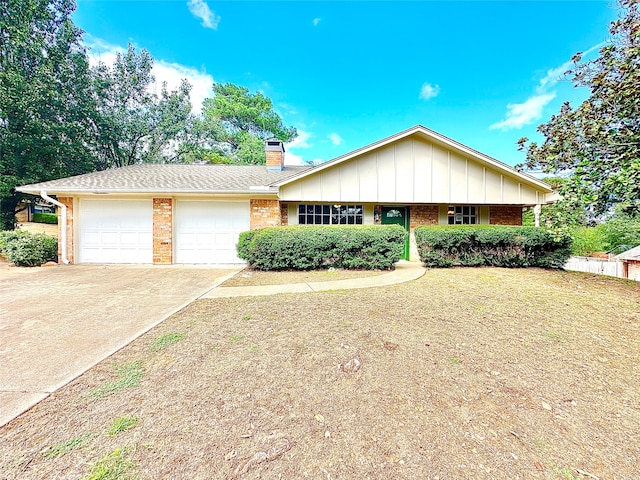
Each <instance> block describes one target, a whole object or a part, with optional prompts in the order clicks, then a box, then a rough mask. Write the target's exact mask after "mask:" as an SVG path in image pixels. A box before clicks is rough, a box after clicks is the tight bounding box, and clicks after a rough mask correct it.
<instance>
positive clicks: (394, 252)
mask: <svg viewBox="0 0 640 480" xmlns="http://www.w3.org/2000/svg"><path fill="white" fill-rule="evenodd" d="M406 235H407V233H406V231H405V230H404V229H403V228H402V227H401V226H399V225H384V226H379V225H378V226H373V225H367V226H317V227H316V226H290V227H271V228H263V229H259V230H252V231H249V232H243V233H242V234H241V235H240V239H239V242H238V256H239V257H240V258H242V259H244V260H246V261H247V262H248V263H249V266H250V267H251V268H255V269H257V270H314V269H322V268H328V267H335V268H347V269H366V270H374V269H384V270H386V269H391V268H393V264H394V263H396V262H397V261H398V260H400V258H401V257H402V254H403V251H404V242H405V239H406Z"/></svg>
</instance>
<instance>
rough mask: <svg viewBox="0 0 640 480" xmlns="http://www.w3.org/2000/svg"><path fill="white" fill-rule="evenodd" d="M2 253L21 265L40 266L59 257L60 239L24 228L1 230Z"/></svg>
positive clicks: (0, 251) (0, 245) (0, 249)
mask: <svg viewBox="0 0 640 480" xmlns="http://www.w3.org/2000/svg"><path fill="white" fill-rule="evenodd" d="M0 255H2V256H3V257H5V258H6V259H7V260H9V261H10V262H12V263H14V264H16V265H18V266H19V267H38V266H40V265H42V264H43V263H47V262H49V261H57V259H58V240H57V239H56V238H54V237H50V236H49V235H45V234H44V233H30V232H27V231H24V230H8V231H4V232H0Z"/></svg>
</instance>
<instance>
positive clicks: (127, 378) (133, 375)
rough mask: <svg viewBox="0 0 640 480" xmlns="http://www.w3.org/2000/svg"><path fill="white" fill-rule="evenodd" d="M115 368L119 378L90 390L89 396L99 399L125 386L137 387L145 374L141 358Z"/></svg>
mask: <svg viewBox="0 0 640 480" xmlns="http://www.w3.org/2000/svg"><path fill="white" fill-rule="evenodd" d="M115 370H116V373H117V375H118V379H117V380H115V381H114V382H109V383H107V384H106V385H103V386H101V387H98V388H94V389H92V390H90V391H89V393H88V397H91V398H95V399H98V398H102V397H104V396H105V395H106V394H107V393H110V392H117V391H118V390H122V389H123V388H132V387H137V386H138V385H139V384H140V379H141V378H142V374H143V369H142V362H141V361H140V360H135V361H133V362H128V363H123V364H121V365H117V366H116V367H115Z"/></svg>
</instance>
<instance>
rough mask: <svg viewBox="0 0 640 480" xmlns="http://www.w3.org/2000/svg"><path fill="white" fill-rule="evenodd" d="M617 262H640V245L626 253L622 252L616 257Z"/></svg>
mask: <svg viewBox="0 0 640 480" xmlns="http://www.w3.org/2000/svg"><path fill="white" fill-rule="evenodd" d="M615 258H616V260H640V245H638V246H637V247H635V248H632V249H631V250H627V251H626V252H622V253H621V254H620V255H616V257H615Z"/></svg>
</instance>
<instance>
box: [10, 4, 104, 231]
mask: <svg viewBox="0 0 640 480" xmlns="http://www.w3.org/2000/svg"><path fill="white" fill-rule="evenodd" d="M74 10H75V3H74V1H73V0H3V1H2V2H0V229H10V228H13V225H14V222H15V210H16V206H17V205H18V203H19V201H20V199H21V198H23V197H24V195H22V194H20V193H17V192H16V191H15V187H16V186H17V185H20V184H25V183H33V182H40V181H45V180H51V179H55V178H60V177H64V176H68V175H75V174H80V173H85V172H87V171H91V170H93V169H94V168H95V156H94V154H93V149H92V147H93V144H92V139H93V138H94V131H95V130H94V125H95V124H94V120H95V118H94V112H95V104H94V97H93V95H92V89H91V79H90V74H89V65H88V62H87V58H86V55H85V52H84V49H83V47H82V45H81V44H80V40H81V33H82V32H81V31H80V30H79V29H78V28H77V27H76V26H75V25H74V24H73V22H72V21H71V18H70V16H71V14H72V13H73V11H74Z"/></svg>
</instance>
